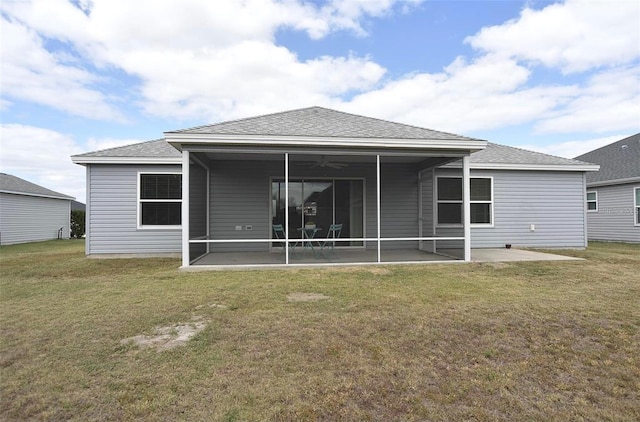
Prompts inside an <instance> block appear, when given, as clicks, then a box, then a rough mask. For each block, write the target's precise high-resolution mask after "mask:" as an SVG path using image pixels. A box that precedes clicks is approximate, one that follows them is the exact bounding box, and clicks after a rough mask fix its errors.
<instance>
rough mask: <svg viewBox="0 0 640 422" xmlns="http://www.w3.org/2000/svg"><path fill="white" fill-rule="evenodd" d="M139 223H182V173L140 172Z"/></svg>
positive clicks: (144, 224)
mask: <svg viewBox="0 0 640 422" xmlns="http://www.w3.org/2000/svg"><path fill="white" fill-rule="evenodd" d="M139 183H140V185H139V186H140V189H139V191H140V197H139V205H140V206H139V210H140V211H139V213H140V215H139V225H140V226H141V227H164V228H167V227H171V226H180V224H182V175H181V174H179V173H140V182H139Z"/></svg>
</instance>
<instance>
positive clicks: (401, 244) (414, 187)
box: [372, 164, 419, 249]
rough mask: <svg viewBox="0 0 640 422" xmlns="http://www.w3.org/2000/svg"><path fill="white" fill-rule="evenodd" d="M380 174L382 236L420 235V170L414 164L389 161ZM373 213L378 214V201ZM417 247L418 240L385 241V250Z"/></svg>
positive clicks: (383, 246) (383, 245)
mask: <svg viewBox="0 0 640 422" xmlns="http://www.w3.org/2000/svg"><path fill="white" fill-rule="evenodd" d="M380 174H381V175H380V179H381V181H380V191H381V197H382V204H381V207H380V214H381V224H380V227H381V232H382V237H383V238H385V237H417V236H418V234H419V233H418V172H417V171H416V170H415V169H413V168H412V167H411V166H406V165H399V164H388V165H383V166H381V171H380ZM374 185H375V180H374ZM372 212H373V213H375V203H374V204H373V209H372ZM417 247H418V242H417V241H387V242H383V243H382V248H383V249H405V248H417Z"/></svg>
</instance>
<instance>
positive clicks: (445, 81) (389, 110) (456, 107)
mask: <svg viewBox="0 0 640 422" xmlns="http://www.w3.org/2000/svg"><path fill="white" fill-rule="evenodd" d="M529 74H530V71H529V70H528V69H527V68H525V67H523V66H521V65H519V64H517V63H516V62H515V61H514V60H512V59H505V58H500V57H497V56H483V57H480V58H479V59H477V60H476V61H474V62H472V63H467V62H466V61H465V60H463V59H461V58H459V59H457V60H456V61H454V63H452V64H451V65H450V66H448V67H447V68H446V69H445V70H444V71H443V72H442V73H438V74H429V73H419V74H414V75H410V76H409V77H407V78H405V79H402V80H399V81H392V82H389V83H388V84H386V85H385V86H383V87H381V88H379V89H377V90H374V91H369V92H366V93H364V94H361V95H358V96H357V97H355V98H354V99H353V101H350V102H349V103H348V104H341V105H340V108H342V109H347V110H349V111H353V112H360V113H363V114H368V115H372V116H378V117H382V118H385V119H389V120H394V121H401V122H405V123H411V124H415V125H419V126H426V127H432V128H435V129H439V130H445V131H452V132H461V133H464V132H467V131H472V130H480V129H491V128H496V127H502V126H511V125H517V124H521V123H524V122H528V121H531V120H533V119H535V118H536V117H538V116H540V115H544V114H545V113H549V112H550V111H551V110H553V109H554V108H555V107H557V106H558V105H559V104H562V103H563V102H565V101H567V100H568V99H569V98H573V96H574V95H575V94H576V87H574V86H568V87H561V86H558V87H553V86H551V87H533V88H525V87H523V85H524V84H525V83H526V82H527V80H528V78H529Z"/></svg>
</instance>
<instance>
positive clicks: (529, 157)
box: [76, 139, 586, 166]
mask: <svg viewBox="0 0 640 422" xmlns="http://www.w3.org/2000/svg"><path fill="white" fill-rule="evenodd" d="M133 154H135V155H133ZM81 156H82V157H87V156H89V157H158V158H179V157H180V156H181V154H180V152H179V151H178V150H176V149H175V148H173V147H172V146H171V145H170V144H169V143H168V142H167V141H165V140H163V139H161V140H156V141H148V142H141V143H139V144H134V145H127V146H124V147H116V148H110V149H107V150H102V151H96V152H90V153H87V154H83V155H81ZM81 156H76V157H81ZM471 163H472V164H515V165H518V164H521V165H531V164H540V165H558V166H571V165H584V164H586V163H584V162H582V161H578V160H571V159H569V158H561V157H555V156H553V155H548V154H543V153H540V152H534V151H528V150H526V149H521V148H515V147H509V146H506V145H500V144H494V143H492V142H488V143H487V148H486V149H484V150H481V151H478V152H475V153H473V154H471Z"/></svg>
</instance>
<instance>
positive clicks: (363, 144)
mask: <svg viewBox="0 0 640 422" xmlns="http://www.w3.org/2000/svg"><path fill="white" fill-rule="evenodd" d="M164 135H165V140H166V141H167V142H169V143H170V144H171V145H173V146H174V147H176V148H177V149H180V148H181V145H182V144H186V143H188V144H217V145H268V146H296V147H344V148H385V149H386V148H406V149H431V148H434V149H459V150H472V151H479V150H482V149H484V148H486V146H487V141H480V140H455V139H444V140H443V139H433V140H430V139H395V138H330V137H312V136H270V135H249V136H248V135H210V134H199V133H196V134H186V133H171V132H166V133H165V134H164Z"/></svg>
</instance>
